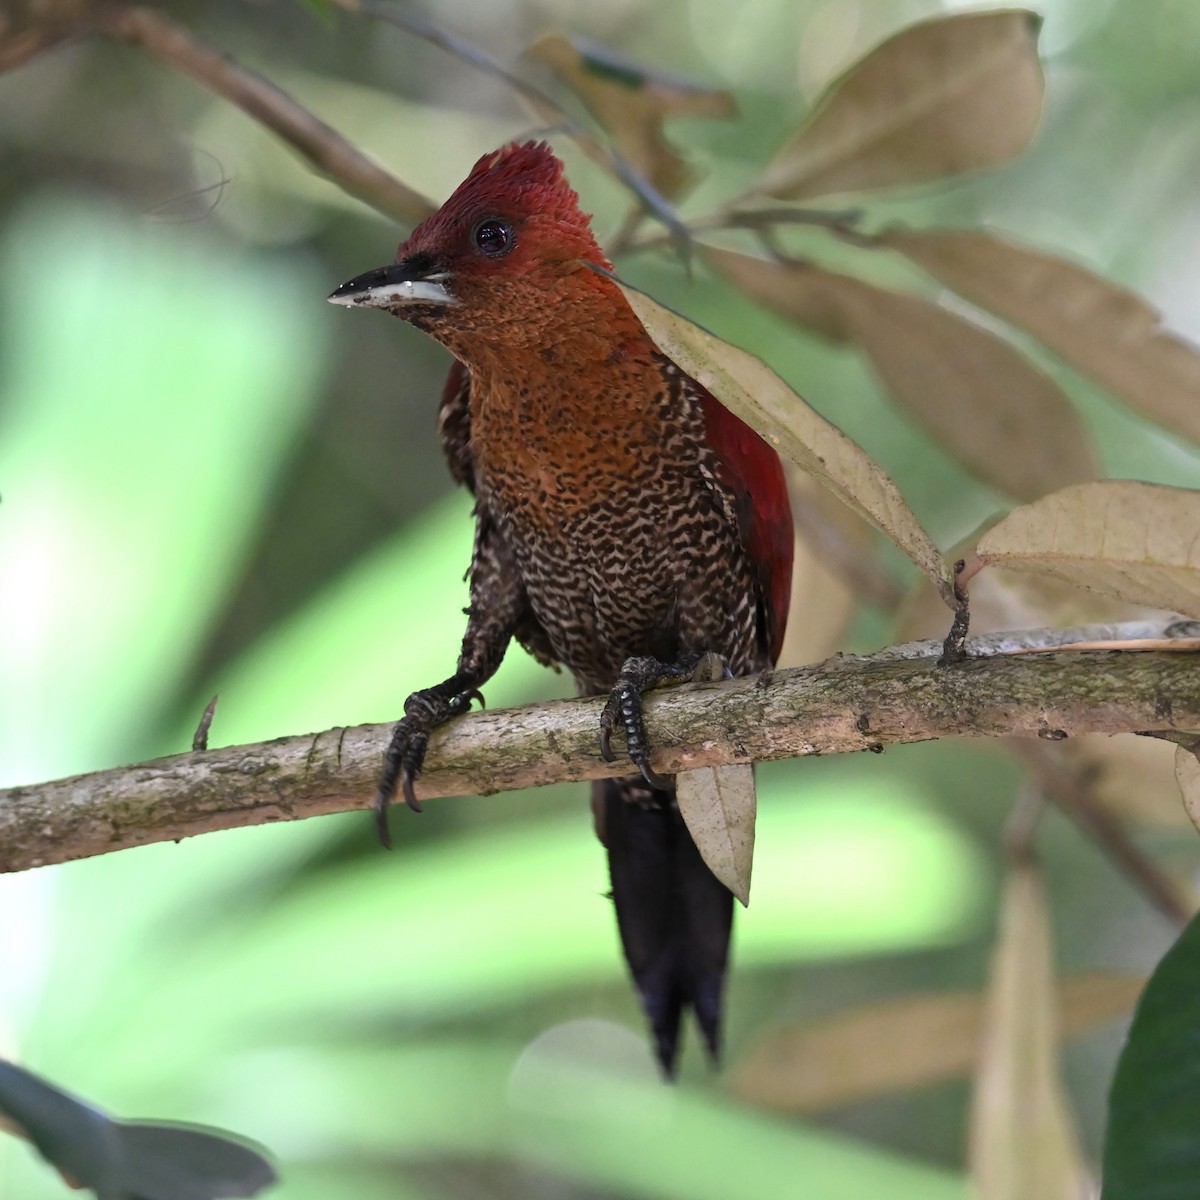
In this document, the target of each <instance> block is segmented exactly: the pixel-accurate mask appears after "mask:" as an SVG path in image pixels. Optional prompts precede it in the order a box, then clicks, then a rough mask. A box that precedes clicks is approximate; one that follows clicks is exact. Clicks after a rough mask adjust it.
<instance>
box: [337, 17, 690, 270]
mask: <svg viewBox="0 0 1200 1200" xmlns="http://www.w3.org/2000/svg"><path fill="white" fill-rule="evenodd" d="M333 2H334V3H335V4H336V5H337V6H338V7H339V8H343V9H345V10H346V11H347V12H353V13H362V14H363V15H364V16H368V17H372V18H374V19H375V20H377V21H385V22H387V23H388V24H389V25H394V26H395V27H396V28H397V29H403V30H404V31H405V32H406V33H410V34H412V36H413V37H418V38H421V39H422V41H426V42H429V43H430V45H433V46H437V47H438V48H439V49H441V50H444V51H446V53H447V54H453V55H454V56H455V57H456V58H459V59H461V60H462V61H463V62H466V63H470V64H471V66H473V67H476V68H478V69H479V70H481V71H485V72H487V73H488V74H489V75H493V76H495V77H496V78H497V79H500V80H503V82H504V83H505V84H507V85H508V86H509V87H510V88H512V90H513V91H514V92H516V93H517V95H518V96H520V97H522V99H524V100H525V102H526V103H527V104H528V105H529V106H530V107H531V108H532V109H533V111H534V112H535V113H537V114H538V116H539V118H540V119H542V120H544V121H546V122H547V123H548V124H550V125H552V126H554V127H555V128H558V129H561V130H562V131H563V132H564V133H565V134H566V135H567V136H568V137H570V138H571V139H572V140H573V141H574V142H575V143H576V144H577V145H578V146H579V147H580V149H582V150H583V151H584V153H585V154H587V155H588V157H589V158H591V159H592V160H593V161H595V162H598V163H599V164H600V165H601V166H602V167H604V168H605V169H606V170H608V171H610V172H611V173H612V174H614V175H615V176H616V177H617V178H618V179H619V180H620V181H621V182H622V183H623V184H624V185H625V186H626V187H627V188H628V189H629V190H630V191H631V192H632V193H633V194H634V195H635V196H636V197H637V198H638V200H639V201H640V202H641V204H642V206H643V208H644V209H645V210H646V211H647V212H650V213H652V214H653V215H654V216H655V217H656V218H657V219H658V220H659V221H660V222H661V223H662V224H663V226H665V228H666V230H667V239H666V240H667V241H669V242H670V243H671V244H673V245H674V246H675V247H676V249H677V250H678V251H679V252H680V254H681V255H682V256H683V258H684V261H685V262H686V261H687V259H688V256H689V255H690V253H691V244H692V233H691V229H690V228H689V227H688V226H687V225H686V224H685V223H684V222H683V221H682V220H680V218H679V214H678V213H677V212H676V211H675V206H674V205H673V204H672V203H671V202H670V201H669V200H668V199H667V198H666V197H665V196H664V195H663V194H662V193H661V192H660V191H659V190H658V189H657V188H656V187H655V186H654V185H653V184H652V183H651V182H650V181H649V180H648V179H647V178H646V177H645V176H644V175H643V174H642V173H641V172H640V171H638V170H637V169H636V168H635V167H634V166H633V165H632V164H631V163H630V162H629V160H628V159H626V158H625V156H624V155H623V154H621V152H620V151H619V150H618V149H617V148H616V147H615V146H612V145H610V144H607V143H605V142H602V141H600V139H599V138H597V137H595V136H594V135H593V134H592V133H590V132H589V131H588V130H586V129H584V127H583V126H582V125H580V124H579V122H578V121H576V120H575V118H574V117H572V116H571V114H570V113H568V112H567V110H566V109H565V108H563V106H562V105H561V104H559V103H558V101H557V100H555V99H554V98H553V97H552V96H550V95H549V94H548V93H547V92H545V91H543V90H542V89H541V88H539V87H538V86H537V85H536V84H532V83H530V82H529V81H528V80H526V79H522V78H521V77H520V76H519V75H517V74H515V73H514V72H512V71H510V70H509V69H508V68H507V67H505V66H504V65H503V64H502V63H500V62H498V61H497V60H496V59H494V58H493V57H492V56H491V55H490V54H488V53H487V51H485V50H482V49H481V48H480V47H479V46H476V45H475V44H474V43H473V42H469V41H467V39H466V38H463V37H460V36H458V35H457V34H454V33H451V32H449V30H446V29H443V28H441V27H440V26H439V25H435V24H434V23H433V22H432V21H427V20H425V19H424V18H423V17H418V16H415V15H414V14H413V13H409V12H404V11H402V10H400V9H399V8H397V7H396V6H395V5H394V4H388V3H384V2H381V0H333Z"/></svg>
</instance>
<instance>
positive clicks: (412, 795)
mask: <svg viewBox="0 0 1200 1200" xmlns="http://www.w3.org/2000/svg"><path fill="white" fill-rule="evenodd" d="M472 700H478V701H479V702H480V704H481V705H482V703H483V696H481V695H480V693H479V692H478V690H476V689H475V688H473V687H470V686H469V685H465V684H464V681H463V679H462V678H461V676H455V677H453V678H451V679H447V680H446V682H445V683H439V684H438V685H437V687H431V688H426V689H425V690H424V691H420V692H413V694H412V695H411V696H409V698H408V699H407V700H406V701H405V702H404V717H403V719H402V720H400V721H398V722H397V723H396V725H395V727H394V728H393V729H392V737H391V740H390V741H389V742H388V748H387V750H385V751H384V755H383V770H382V771H381V772H380V774H379V784H378V786H377V787H376V789H375V801H374V805H373V807H374V810H375V829H376V831H377V832H378V834H379V840H380V842H382V843H383V845H384V846H385V847H387V848H388V849H389V850H390V849H391V846H392V835H391V831H390V830H389V829H388V818H387V810H388V805H389V804H391V802H392V798H393V797H394V796H395V795H396V790H397V787H398V788H399V790H400V792H401V793H402V795H403V796H404V802H405V804H407V805H408V807H409V808H411V809H412V810H413V812H421V811H422V809H421V802H420V801H419V800H418V799H417V793H416V788H415V787H414V785H415V784H416V781H417V780H418V779H420V777H421V767H422V765H423V763H424V762H425V751H426V749H427V748H428V746H429V735H430V734H431V733H432V732H433V731H434V729H435V728H437V726H438V725H440V724H441V723H442V722H443V721H447V720H449V719H450V718H451V717H457V716H458V715H459V714H460V713H464V712H466V711H467V710H468V709H469V708H470V707H471V701H472Z"/></svg>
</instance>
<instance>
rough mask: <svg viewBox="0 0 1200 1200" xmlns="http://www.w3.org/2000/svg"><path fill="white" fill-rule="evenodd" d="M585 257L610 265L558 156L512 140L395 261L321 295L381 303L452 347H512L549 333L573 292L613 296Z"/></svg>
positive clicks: (351, 303) (479, 166)
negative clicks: (475, 344) (493, 344)
mask: <svg viewBox="0 0 1200 1200" xmlns="http://www.w3.org/2000/svg"><path fill="white" fill-rule="evenodd" d="M588 263H592V264H594V265H596V266H600V267H608V266H609V265H610V264H609V263H608V261H607V260H606V259H605V257H604V254H603V252H602V251H601V249H600V247H599V246H598V245H597V244H596V239H595V237H594V236H593V234H592V230H591V223H590V219H589V217H588V216H587V215H586V214H585V213H583V212H581V211H580V208H579V197H578V196H577V195H576V193H575V191H574V190H573V189H572V187H571V186H570V184H569V183H567V181H566V179H565V177H564V176H563V167H562V163H561V162H559V160H558V159H557V158H556V157H555V156H554V154H553V152H552V151H551V150H550V148H549V147H548V146H547V145H546V144H545V142H525V143H523V144H517V143H513V144H511V145H508V146H505V147H504V148H503V149H500V150H496V151H493V152H492V153H491V154H486V155H484V157H483V158H481V159H480V160H479V161H478V162H477V163H476V164H475V166H474V168H473V169H472V171H471V173H470V175H468V176H467V178H466V179H465V180H463V182H462V183H461V184H460V185H459V186H458V188H457V189H456V190H455V192H454V194H453V195H452V196H451V197H450V198H449V199H448V200H447V201H446V203H445V204H443V205H442V207H441V208H440V209H438V211H437V212H436V213H434V215H433V216H431V217H429V218H428V219H427V220H425V221H423V222H422V223H421V224H420V225H418V226H417V228H416V229H414V230H413V232H412V235H411V236H410V237H409V238H408V240H407V241H405V242H403V243H401V245H400V248H399V249H398V250H397V252H396V261H395V262H394V263H392V264H390V265H389V266H386V267H378V268H376V269H375V270H373V271H367V272H366V273H365V274H363V275H359V276H356V277H355V278H354V279H351V280H350V281H349V283H344V284H342V286H341V287H340V288H338V289H337V291H335V292H334V293H333V294H332V295H331V296H330V297H329V299H330V302H331V303H333V304H342V305H346V306H347V307H356V306H358V307H367V308H382V309H385V310H386V311H388V312H390V313H393V314H394V315H395V316H398V317H402V318H404V319H405V320H407V321H410V322H412V324H414V325H417V326H418V327H419V328H421V329H424V330H425V331H426V332H427V333H430V334H431V335H433V336H434V337H436V338H438V340H439V341H443V342H445V343H446V344H448V345H449V346H450V347H451V349H453V350H456V351H459V350H461V348H462V347H463V346H464V345H465V344H467V343H469V342H471V341H474V340H477V339H483V340H487V341H499V342H503V343H504V344H506V345H507V346H508V347H510V348H511V347H514V346H516V345H521V344H524V345H531V344H536V343H537V342H539V341H541V340H545V339H546V338H547V337H550V336H553V328H554V326H555V323H556V322H558V321H561V320H562V319H563V317H564V315H565V314H564V312H563V310H564V308H567V309H569V308H571V307H573V306H572V305H571V303H570V302H571V300H572V298H578V299H585V300H588V301H590V302H592V303H594V302H595V301H596V299H597V298H598V293H603V292H606V291H607V292H610V294H611V293H612V292H615V293H616V295H617V296H619V295H620V293H619V292H618V291H617V289H616V288H615V287H613V285H612V284H611V282H610V281H608V280H607V279H604V278H603V277H602V276H600V275H598V274H597V273H596V272H595V271H593V270H591V269H590V268H589V267H588V266H587V265H586V264H588Z"/></svg>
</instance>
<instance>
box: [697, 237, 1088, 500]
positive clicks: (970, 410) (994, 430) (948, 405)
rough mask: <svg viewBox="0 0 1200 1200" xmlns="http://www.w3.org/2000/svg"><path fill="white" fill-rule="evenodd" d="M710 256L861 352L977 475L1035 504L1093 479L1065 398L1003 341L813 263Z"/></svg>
mask: <svg viewBox="0 0 1200 1200" xmlns="http://www.w3.org/2000/svg"><path fill="white" fill-rule="evenodd" d="M709 253H710V256H711V259H712V262H713V265H714V266H715V267H716V268H717V269H718V270H719V271H720V272H721V273H722V274H723V275H725V276H726V277H727V278H728V279H730V280H731V281H732V282H733V283H735V284H736V285H737V286H738V287H740V288H741V289H742V290H743V291H744V292H746V293H747V295H749V296H752V297H753V298H754V299H755V300H758V301H760V302H761V303H763V304H765V305H767V306H768V307H769V308H772V309H774V310H775V311H777V312H779V313H782V314H783V315H784V316H786V317H790V318H791V319H792V320H795V321H798V322H800V323H801V324H803V325H807V326H809V327H811V328H814V329H815V330H816V331H817V332H819V333H823V334H825V336H827V337H833V338H834V339H835V340H838V341H851V342H856V343H857V344H858V345H859V346H861V348H862V349H863V351H864V352H865V353H866V355H867V357H868V358H869V359H870V361H871V363H872V365H873V366H874V368H875V370H876V371H877V373H878V374H879V376H880V378H881V379H882V381H883V384H884V386H885V387H886V388H887V390H888V392H889V393H890V394H891V396H892V397H893V398H894V399H895V400H896V401H897V403H898V404H899V405H900V406H901V407H902V408H903V409H904V410H905V411H906V412H908V413H909V414H910V415H911V416H912V417H913V418H914V419H915V420H917V421H918V422H919V423H920V424H921V425H922V426H923V427H924V428H925V429H927V430H928V431H929V433H930V434H931V435H932V436H933V437H934V438H936V439H937V441H938V442H939V443H940V444H941V445H942V446H944V447H945V448H946V449H947V450H948V451H949V452H950V453H951V454H952V455H954V456H955V457H956V458H957V459H959V461H960V462H962V463H964V464H965V465H966V466H967V467H968V468H969V469H970V470H971V471H972V473H973V474H975V475H977V476H978V477H979V478H981V479H984V480H986V481H987V482H989V483H991V484H994V485H995V486H996V487H998V488H1000V489H1001V490H1002V491H1005V492H1007V493H1009V494H1010V495H1013V496H1017V497H1019V498H1021V499H1026V500H1032V499H1036V498H1037V497H1038V496H1044V495H1045V494H1046V493H1047V492H1052V491H1055V490H1056V489H1058V488H1061V487H1063V486H1065V485H1066V484H1068V483H1077V482H1080V481H1082V480H1085V479H1094V478H1095V477H1096V474H1097V469H1096V464H1095V461H1094V459H1093V458H1092V453H1091V448H1090V446H1089V443H1088V438H1087V435H1086V434H1085V432H1084V429H1083V426H1082V424H1081V423H1080V421H1079V418H1078V416H1077V415H1076V413H1075V410H1074V409H1073V408H1072V407H1071V404H1070V402H1069V401H1068V400H1067V398H1066V396H1064V395H1063V393H1062V392H1061V391H1060V390H1059V388H1058V387H1057V386H1056V385H1055V384H1054V383H1053V382H1052V381H1051V380H1050V379H1049V378H1048V377H1047V376H1045V375H1043V374H1042V373H1041V372H1040V371H1039V370H1037V368H1036V367H1034V366H1033V364H1032V363H1031V362H1030V361H1029V360H1028V359H1026V358H1025V357H1024V355H1022V354H1021V353H1019V352H1018V351H1017V350H1016V349H1015V348H1014V347H1013V346H1011V345H1010V344H1009V343H1008V342H1005V341H1003V340H1002V339H1001V338H999V337H997V336H996V335H995V334H992V333H989V332H988V331H987V330H985V329H981V328H980V327H979V326H978V325H974V324H972V323H971V322H969V321H967V320H965V319H963V318H962V317H960V316H958V315H957V314H955V313H952V312H950V311H949V310H947V309H944V308H939V307H938V306H937V305H936V304H931V303H930V302H929V301H927V300H922V299H920V298H919V297H917V296H910V295H906V294H904V293H902V292H893V291H889V290H887V289H884V288H878V287H874V286H872V285H871V284H868V283H864V282H862V280H859V279H854V278H852V277H850V276H848V275H839V274H836V273H835V272H832V271H826V270H823V269H822V268H820V267H817V266H814V265H812V264H811V263H796V264H787V265H785V264H781V263H773V262H767V261H765V260H764V259H760V258H752V257H750V256H749V255H745V254H735V253H733V252H732V251H728V250H712V251H710V252H709Z"/></svg>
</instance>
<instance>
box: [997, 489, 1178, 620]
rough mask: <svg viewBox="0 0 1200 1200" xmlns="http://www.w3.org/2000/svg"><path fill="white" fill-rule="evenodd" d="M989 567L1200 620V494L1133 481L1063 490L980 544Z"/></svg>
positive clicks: (1018, 513)
mask: <svg viewBox="0 0 1200 1200" xmlns="http://www.w3.org/2000/svg"><path fill="white" fill-rule="evenodd" d="M977 553H978V554H979V556H980V558H982V559H984V560H985V561H987V562H989V563H996V564H998V565H1001V566H1005V567H1010V568H1012V569H1013V570H1019V571H1034V572H1037V573H1039V574H1043V575H1050V576H1053V577H1054V578H1056V579H1062V580H1066V581H1067V582H1069V583H1073V584H1075V585H1077V586H1078V587H1085V588H1090V589H1091V590H1093V591H1097V592H1103V593H1105V594H1106V595H1110V596H1118V597H1120V598H1121V599H1123V600H1128V601H1131V602H1132V603H1134V604H1146V605H1150V606H1153V607H1155V608H1166V609H1170V610H1172V611H1173V612H1181V613H1185V614H1187V615H1188V616H1191V617H1196V616H1200V492H1194V491H1190V490H1188V489H1186V488H1172V487H1165V486H1163V485H1160V484H1152V483H1136V482H1133V481H1131V480H1105V481H1103V482H1099V483H1083V484H1078V485H1077V486H1075V487H1069V488H1064V489H1063V490H1062V491H1061V492H1056V493H1054V495H1051V496H1046V497H1044V498H1043V499H1041V500H1038V501H1036V502H1035V503H1033V504H1027V505H1025V506H1024V507H1022V508H1018V509H1014V510H1013V511H1012V512H1011V513H1009V515H1008V516H1007V517H1005V518H1004V519H1003V520H1002V521H1000V522H999V523H998V524H996V525H994V526H993V527H992V528H991V529H990V530H989V531H988V532H987V533H985V534H984V535H983V537H982V538H980V540H979V545H978V547H977Z"/></svg>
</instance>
